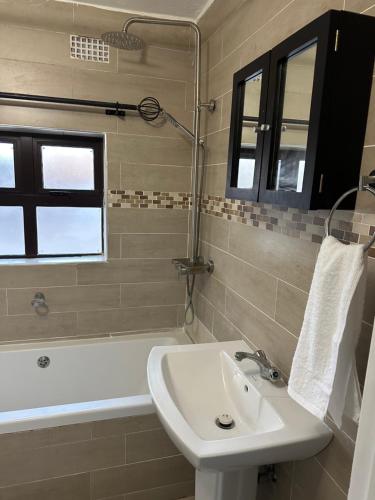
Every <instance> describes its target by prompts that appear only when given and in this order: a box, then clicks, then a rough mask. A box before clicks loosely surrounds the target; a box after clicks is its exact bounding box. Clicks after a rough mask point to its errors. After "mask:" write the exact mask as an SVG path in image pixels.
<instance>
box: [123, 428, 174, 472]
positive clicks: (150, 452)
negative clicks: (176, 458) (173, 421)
mask: <svg viewBox="0 0 375 500" xmlns="http://www.w3.org/2000/svg"><path fill="white" fill-rule="evenodd" d="M179 454H180V452H179V451H178V450H177V448H176V447H175V445H174V444H173V443H172V441H171V440H170V439H169V437H168V435H167V434H166V432H165V431H164V429H155V430H151V431H145V432H136V433H134V434H128V435H127V436H126V463H127V464H131V463H134V462H145V461H146V460H153V459H155V458H164V457H170V456H172V455H179Z"/></svg>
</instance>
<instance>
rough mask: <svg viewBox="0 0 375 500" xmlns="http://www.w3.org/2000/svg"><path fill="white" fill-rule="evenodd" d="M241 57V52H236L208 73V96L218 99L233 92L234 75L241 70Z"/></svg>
mask: <svg viewBox="0 0 375 500" xmlns="http://www.w3.org/2000/svg"><path fill="white" fill-rule="evenodd" d="M240 57H241V55H240V51H239V50H236V51H235V52H233V53H232V54H231V55H230V56H229V57H227V58H226V59H223V60H221V61H220V62H219V63H218V64H217V65H216V66H214V67H213V68H212V69H211V70H210V71H209V72H208V77H207V79H208V95H209V96H210V98H213V99H216V98H217V97H219V96H221V95H223V94H225V93H226V92H229V91H230V90H232V86H233V73H235V72H236V71H238V70H239V69H240Z"/></svg>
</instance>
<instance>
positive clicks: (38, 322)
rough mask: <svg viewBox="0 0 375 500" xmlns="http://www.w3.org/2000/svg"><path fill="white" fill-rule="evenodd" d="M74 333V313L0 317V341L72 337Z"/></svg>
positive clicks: (75, 332)
mask: <svg viewBox="0 0 375 500" xmlns="http://www.w3.org/2000/svg"><path fill="white" fill-rule="evenodd" d="M76 334H77V331H76V313H53V314H49V315H48V316H37V315H36V314H35V313H34V314H33V315H31V314H25V315H22V316H1V317H0V340H1V341H4V340H7V341H9V340H29V339H39V338H46V339H47V338H57V337H72V336H74V335H76Z"/></svg>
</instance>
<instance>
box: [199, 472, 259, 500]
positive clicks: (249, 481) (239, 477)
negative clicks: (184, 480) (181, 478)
mask: <svg viewBox="0 0 375 500" xmlns="http://www.w3.org/2000/svg"><path fill="white" fill-rule="evenodd" d="M257 484H258V468H257V467H252V468H249V469H241V470H235V471H227V472H215V471H207V470H198V469H197V470H196V471H195V500H255V499H256V492H257Z"/></svg>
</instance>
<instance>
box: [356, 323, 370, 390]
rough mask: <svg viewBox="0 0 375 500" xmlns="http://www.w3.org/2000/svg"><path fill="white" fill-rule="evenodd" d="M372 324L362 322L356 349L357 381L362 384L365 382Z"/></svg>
mask: <svg viewBox="0 0 375 500" xmlns="http://www.w3.org/2000/svg"><path fill="white" fill-rule="evenodd" d="M372 330H373V325H372V324H368V323H362V328H361V333H360V336H359V340H358V345H357V349H356V362H357V363H356V364H357V371H358V379H359V383H360V384H361V385H362V386H363V385H364V383H365V377H366V370H367V362H368V355H369V352H370V344H371V337H372Z"/></svg>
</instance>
